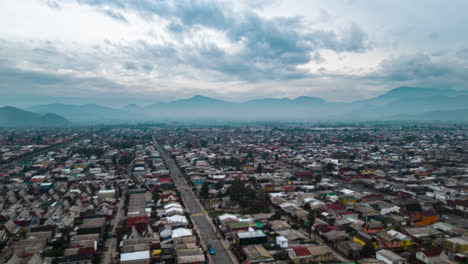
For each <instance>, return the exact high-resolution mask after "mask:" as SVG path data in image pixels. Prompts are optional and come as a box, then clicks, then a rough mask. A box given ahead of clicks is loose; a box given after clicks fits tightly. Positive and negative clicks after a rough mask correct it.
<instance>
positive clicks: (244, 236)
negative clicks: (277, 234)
mask: <svg viewBox="0 0 468 264" xmlns="http://www.w3.org/2000/svg"><path fill="white" fill-rule="evenodd" d="M236 241H237V244H238V245H239V246H248V245H256V244H264V243H266V242H267V236H266V235H265V233H263V231H262V230H257V231H252V232H240V233H237V240H236Z"/></svg>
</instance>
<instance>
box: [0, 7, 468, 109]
mask: <svg viewBox="0 0 468 264" xmlns="http://www.w3.org/2000/svg"><path fill="white" fill-rule="evenodd" d="M466 10H468V1H465V0H451V1H432V0H412V1H404V0H393V1H371V0H367V1H364V0H362V1H361V0H341V1H334V0H326V1H325V0H324V1H316V0H295V1H286V0H268V1H267V0H249V1H239V0H224V1H185V0H177V1H172V0H127V1H125V0H15V1H0V105H5V104H10V105H16V106H28V105H37V104H45V103H72V104H82V103H96V104H102V105H108V106H111V105H112V106H124V105H126V104H140V105H145V104H151V103H155V102H159V101H171V100H176V99H182V98H188V97H191V96H194V95H204V96H210V97H214V98H218V99H223V100H228V101H236V102H243V101H246V100H250V99H258V98H267V97H268V98H269V97H271V98H283V97H288V98H296V97H299V96H313V97H320V98H323V99H325V100H327V101H330V102H350V101H356V100H362V99H366V98H370V97H374V96H376V95H380V94H383V93H385V92H387V91H389V90H391V89H392V88H396V87H400V86H414V87H428V88H446V89H467V88H468V87H467V86H468V85H467V79H468V75H467V74H466V73H467V72H468V27H467V26H466V25H468V16H466Z"/></svg>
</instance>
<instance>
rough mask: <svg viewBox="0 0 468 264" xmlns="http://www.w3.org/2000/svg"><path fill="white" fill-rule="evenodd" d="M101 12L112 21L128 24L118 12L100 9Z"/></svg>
mask: <svg viewBox="0 0 468 264" xmlns="http://www.w3.org/2000/svg"><path fill="white" fill-rule="evenodd" d="M101 12H102V13H103V14H105V15H107V16H108V17H110V18H112V19H115V20H117V21H120V22H124V23H128V21H127V19H126V18H125V17H124V16H123V15H122V14H121V13H120V12H116V11H113V10H112V9H102V10H101Z"/></svg>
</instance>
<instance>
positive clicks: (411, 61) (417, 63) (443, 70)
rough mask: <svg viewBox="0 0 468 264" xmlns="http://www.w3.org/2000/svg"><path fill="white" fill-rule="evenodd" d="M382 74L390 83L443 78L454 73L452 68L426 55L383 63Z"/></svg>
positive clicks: (400, 58) (405, 57) (404, 57)
mask: <svg viewBox="0 0 468 264" xmlns="http://www.w3.org/2000/svg"><path fill="white" fill-rule="evenodd" d="M381 66H382V72H383V73H384V75H385V77H386V78H387V79H388V80H390V81H410V80H421V79H429V78H433V77H438V78H439V77H443V76H446V75H448V74H451V73H453V72H454V69H453V67H452V66H449V65H446V64H443V63H440V62H435V61H434V60H432V58H431V57H430V56H428V55H425V54H418V55H414V56H402V57H399V58H395V59H392V60H385V61H383V62H382V63H381Z"/></svg>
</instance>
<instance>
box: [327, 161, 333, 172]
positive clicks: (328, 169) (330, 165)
mask: <svg viewBox="0 0 468 264" xmlns="http://www.w3.org/2000/svg"><path fill="white" fill-rule="evenodd" d="M334 169H335V164H333V163H328V164H327V171H329V172H331V171H333V170H334Z"/></svg>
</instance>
